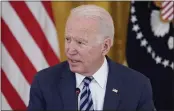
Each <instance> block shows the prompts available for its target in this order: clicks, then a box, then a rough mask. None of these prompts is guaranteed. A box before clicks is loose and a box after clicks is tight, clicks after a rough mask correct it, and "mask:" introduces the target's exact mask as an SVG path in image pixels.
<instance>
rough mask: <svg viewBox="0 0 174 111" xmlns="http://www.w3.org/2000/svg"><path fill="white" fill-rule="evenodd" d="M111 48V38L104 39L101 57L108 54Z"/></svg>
mask: <svg viewBox="0 0 174 111" xmlns="http://www.w3.org/2000/svg"><path fill="white" fill-rule="evenodd" d="M111 46H112V40H111V38H106V39H105V40H104V42H103V45H102V55H104V56H105V55H106V54H107V53H108V52H109V50H110V48H111Z"/></svg>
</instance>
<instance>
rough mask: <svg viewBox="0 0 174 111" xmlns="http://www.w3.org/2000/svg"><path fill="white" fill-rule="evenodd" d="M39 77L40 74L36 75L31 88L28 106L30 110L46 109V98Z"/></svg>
mask: <svg viewBox="0 0 174 111" xmlns="http://www.w3.org/2000/svg"><path fill="white" fill-rule="evenodd" d="M37 77H38V76H37V75H36V76H35V78H34V80H33V83H32V85H31V88H30V99H29V105H28V108H27V110H28V111H33V110H44V109H45V100H44V98H43V95H42V92H41V89H40V85H39V80H38V78H37Z"/></svg>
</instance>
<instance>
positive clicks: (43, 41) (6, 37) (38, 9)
mask: <svg viewBox="0 0 174 111" xmlns="http://www.w3.org/2000/svg"><path fill="white" fill-rule="evenodd" d="M1 4H2V8H1V34H2V38H1V39H2V40H1V80H2V87H1V88H2V89H1V99H2V101H1V102H2V108H1V109H2V110H16V109H21V110H25V109H26V107H27V106H28V102H29V92H30V85H31V83H32V80H33V77H34V75H35V74H36V73H37V71H39V70H42V69H44V68H47V67H49V66H53V65H55V64H58V63H59V62H60V61H59V57H60V52H59V42H58V39H57V32H56V28H55V23H54V20H53V13H52V8H51V2H49V1H47V2H45V1H39V2H24V1H20V2H12V1H11V2H10V1H6V2H2V3H1Z"/></svg>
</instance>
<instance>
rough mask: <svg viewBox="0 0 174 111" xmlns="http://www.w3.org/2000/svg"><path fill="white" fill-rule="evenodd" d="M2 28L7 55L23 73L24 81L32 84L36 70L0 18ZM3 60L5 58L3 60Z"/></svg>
mask: <svg viewBox="0 0 174 111" xmlns="http://www.w3.org/2000/svg"><path fill="white" fill-rule="evenodd" d="M1 26H2V42H3V44H4V46H5V47H6V49H7V50H8V52H9V54H10V55H11V56H12V58H13V60H14V61H15V62H16V64H17V65H18V67H19V68H20V70H21V72H22V73H23V75H24V77H25V79H26V80H27V81H28V83H30V84H31V83H32V80H33V77H34V75H35V74H36V69H35V68H34V67H33V64H32V63H31V62H30V60H29V59H28V58H27V56H26V54H25V53H24V51H23V50H22V48H21V47H20V45H19V44H18V42H17V40H16V39H15V37H14V36H13V34H12V33H11V31H10V30H9V28H8V26H7V25H6V23H5V22H4V20H3V19H2V18H1ZM33 53H34V52H33ZM4 59H5V58H4ZM9 70H10V69H9Z"/></svg>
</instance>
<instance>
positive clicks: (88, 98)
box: [80, 77, 94, 111]
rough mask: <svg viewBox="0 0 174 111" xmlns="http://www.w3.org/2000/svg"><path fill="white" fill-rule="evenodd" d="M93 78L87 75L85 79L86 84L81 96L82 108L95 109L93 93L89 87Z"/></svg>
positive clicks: (86, 109)
mask: <svg viewBox="0 0 174 111" xmlns="http://www.w3.org/2000/svg"><path fill="white" fill-rule="evenodd" d="M92 80H93V78H92V77H85V78H84V80H83V83H84V85H83V89H82V92H81V96H80V110H84V111H89V110H94V106H93V101H92V95H91V91H90V89H89V84H90V83H91V81H92Z"/></svg>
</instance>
